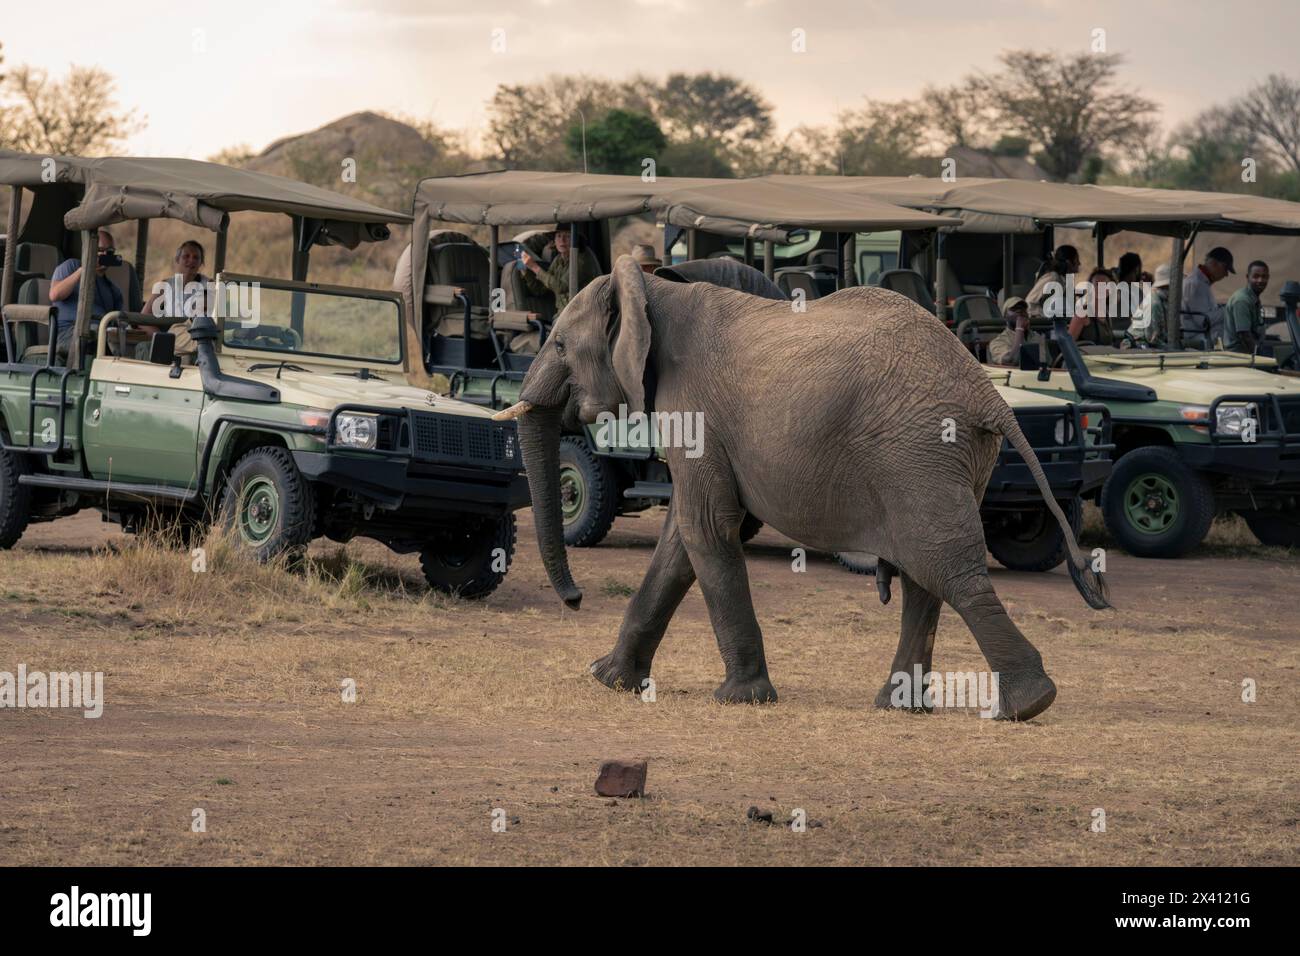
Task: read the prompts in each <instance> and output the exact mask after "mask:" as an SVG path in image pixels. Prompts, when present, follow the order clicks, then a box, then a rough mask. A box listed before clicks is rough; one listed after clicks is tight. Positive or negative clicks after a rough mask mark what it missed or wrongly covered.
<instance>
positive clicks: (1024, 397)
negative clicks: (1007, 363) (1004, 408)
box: [985, 366, 1070, 408]
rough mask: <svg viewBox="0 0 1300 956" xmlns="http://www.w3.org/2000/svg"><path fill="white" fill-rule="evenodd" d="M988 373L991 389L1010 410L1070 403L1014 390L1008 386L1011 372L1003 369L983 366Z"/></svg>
mask: <svg viewBox="0 0 1300 956" xmlns="http://www.w3.org/2000/svg"><path fill="white" fill-rule="evenodd" d="M985 369H986V371H987V372H988V373H989V378H990V379H992V380H993V387H994V388H995V389H997V393H998V394H999V395H1001V396H1002V400H1003V401H1004V402H1006V403H1007V404H1008V405H1010V406H1011V407H1012V408H1042V407H1043V406H1045V405H1052V406H1056V405H1068V404H1070V402H1069V401H1068V400H1067V399H1064V398H1056V397H1055V396H1053V395H1043V394H1041V393H1039V392H1031V391H1029V390H1028V389H1024V388H1015V387H1013V386H1010V385H1008V384H1007V383H1008V381H1009V380H1010V378H1011V370H1010V369H1005V368H1001V369H1000V368H989V367H988V366H985Z"/></svg>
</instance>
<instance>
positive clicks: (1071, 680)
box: [0, 519, 1300, 865]
mask: <svg viewBox="0 0 1300 956" xmlns="http://www.w3.org/2000/svg"><path fill="white" fill-rule="evenodd" d="M654 530H655V529H654V526H653V524H652V522H651V521H648V520H645V519H642V520H641V521H639V522H638V521H625V522H620V524H619V527H618V529H617V530H616V531H615V533H614V535H613V536H612V537H611V540H610V542H609V543H608V544H607V546H605V547H602V548H599V549H594V550H589V551H579V552H575V553H574V562H575V571H576V574H577V576H578V578H579V580H580V581H583V582H586V583H587V584H588V590H587V598H586V601H585V603H584V610H583V611H582V612H580V613H579V614H576V615H575V614H573V613H570V612H567V611H564V610H563V609H562V608H561V607H560V606H559V605H558V603H557V602H556V601H555V600H554V597H553V595H552V594H551V593H550V592H549V590H547V589H546V588H545V585H544V579H543V576H542V574H541V569H540V567H539V563H538V561H537V559H536V557H535V554H534V553H533V542H532V540H531V533H530V531H529V530H527V529H525V531H524V533H523V534H521V550H520V554H519V556H518V557H517V559H516V566H515V568H514V569H513V570H512V572H511V575H510V577H509V578H508V579H507V582H506V585H505V586H504V587H503V589H502V590H501V591H499V592H498V593H497V595H495V596H493V597H492V598H490V599H489V600H488V601H486V602H484V603H469V602H459V601H454V600H441V599H438V598H435V597H432V596H431V595H429V594H428V592H427V591H425V590H424V589H423V586H422V584H421V583H420V580H419V578H418V573H417V572H416V571H415V570H414V565H413V562H412V561H411V560H410V559H409V558H397V557H395V556H391V555H388V554H387V553H386V552H384V551H382V550H380V549H377V548H371V547H368V546H365V545H361V546H349V547H348V548H346V549H341V548H338V547H337V546H331V547H329V548H326V549H322V550H321V551H320V552H318V553H313V556H312V559H311V560H309V561H308V562H306V563H305V564H304V565H303V566H302V567H301V568H299V569H297V570H287V569H284V568H262V567H257V566H255V565H248V564H247V563H245V562H243V561H242V560H241V559H239V558H238V557H237V556H235V555H232V554H229V553H227V552H225V551H223V550H222V548H221V546H220V545H219V544H218V545H217V546H215V547H214V548H213V549H212V550H211V551H210V553H209V564H208V571H207V572H205V573H203V574H196V573H194V572H193V571H191V570H190V556H189V555H188V554H187V553H185V552H178V551H168V550H166V549H162V548H159V547H156V546H149V545H145V546H132V545H130V544H123V545H119V546H118V547H116V548H114V549H112V550H107V549H106V550H99V551H96V552H95V553H93V554H90V555H86V554H80V553H68V552H59V551H53V550H46V551H41V550H30V549H29V550H20V551H16V552H12V553H10V554H8V555H5V556H4V557H3V558H2V559H0V560H3V561H4V564H3V566H2V567H3V582H4V583H3V585H2V586H0V593H3V596H4V605H3V610H2V611H0V614H3V619H2V620H3V625H4V626H3V627H0V669H12V665H13V664H16V663H17V662H18V661H24V662H25V663H26V664H27V665H28V667H29V668H30V669H47V670H62V669H71V668H81V669H89V670H103V671H105V673H106V687H107V693H108V704H107V706H106V710H105V715H104V717H103V718H101V719H100V720H99V721H86V720H83V719H81V718H80V717H78V716H74V715H72V714H67V713H50V712H36V711H26V712H8V713H0V735H3V736H4V738H5V739H4V742H3V746H4V748H5V751H6V753H7V754H8V755H9V756H10V757H11V759H12V760H13V764H12V766H13V767H14V769H13V770H12V771H11V772H9V773H7V774H6V775H4V776H3V777H0V848H3V851H4V858H5V859H6V860H10V861H12V862H15V863H23V862H28V863H51V862H82V863H132V862H141V863H143V862H161V863H179V862H188V863H208V862H268V863H272V862H273V863H307V862H332V863H344V862H348V863H395V862H402V863H422V862H438V863H444V862H467V863H541V862H551V863H638V862H647V863H687V862H697V863H703V862H718V863H759V862H782V863H787V864H807V863H811V864H827V863H940V864H942V863H971V862H974V863H980V862H986V863H1027V862H1051V863H1072V864H1093V863H1097V864H1100V863H1107V864H1124V865H1131V864H1141V863H1159V864H1209V863H1214V864H1233V863H1295V862H1297V860H1298V854H1297V849H1298V848H1300V803H1298V802H1297V798H1296V783H1297V758H1296V755H1297V753H1300V702H1298V701H1297V697H1296V694H1295V691H1294V687H1295V682H1296V677H1297V673H1296V671H1297V668H1298V667H1300V643H1297V641H1296V640H1295V637H1294V632H1293V631H1292V630H1291V628H1290V626H1289V625H1288V624H1286V622H1284V621H1279V620H1277V619H1276V617H1274V616H1273V612H1275V611H1276V610H1277V608H1278V607H1280V604H1273V606H1272V607H1271V608H1270V604H1271V603H1272V602H1276V601H1279V600H1280V597H1281V596H1282V595H1284V594H1293V593H1294V588H1295V586H1296V584H1297V583H1300V563H1296V562H1294V561H1291V560H1288V561H1284V562H1282V563H1276V562H1272V561H1261V560H1259V559H1257V558H1247V557H1243V558H1240V559H1239V560H1236V561H1233V562H1231V566H1232V567H1236V568H1238V569H1239V570H1240V573H1241V574H1242V575H1243V576H1244V577H1248V578H1250V579H1251V580H1252V581H1254V582H1257V584H1256V587H1255V590H1254V591H1252V592H1247V593H1246V595H1245V596H1242V597H1235V596H1234V598H1233V600H1232V602H1231V603H1230V605H1229V606H1223V605H1222V604H1221V603H1220V602H1219V601H1218V600H1217V599H1216V597H1215V594H1214V593H1213V591H1212V589H1211V590H1207V591H1206V592H1204V593H1198V592H1197V591H1196V590H1195V589H1192V588H1185V589H1182V590H1180V589H1179V587H1178V584H1179V581H1180V580H1196V579H1200V578H1205V577H1207V576H1208V575H1207V574H1206V571H1207V569H1214V570H1215V573H1221V572H1222V570H1223V568H1224V567H1225V565H1223V564H1222V563H1221V561H1220V560H1219V559H1215V560H1205V561H1188V562H1180V563H1179V565H1178V575H1173V576H1171V575H1168V574H1166V573H1165V572H1166V571H1167V570H1169V569H1170V568H1171V565H1169V564H1168V563H1159V562H1138V561H1134V560H1132V559H1127V558H1123V557H1116V558H1115V559H1114V560H1113V564H1114V568H1113V575H1112V581H1113V585H1114V590H1115V592H1116V593H1115V597H1116V602H1117V605H1119V607H1120V610H1119V611H1117V612H1114V613H1107V614H1093V613H1091V612H1088V611H1086V610H1085V609H1082V607H1081V603H1080V602H1079V601H1078V599H1077V595H1076V594H1075V593H1074V591H1073V589H1071V588H1070V586H1069V582H1068V580H1067V579H1066V578H1065V577H1064V576H1063V575H1013V574H1009V573H1005V572H998V573H997V574H996V575H995V581H996V583H997V587H998V588H999V591H1000V593H1001V594H1002V595H1003V598H1004V600H1006V601H1007V603H1008V605H1009V607H1010V609H1011V613H1012V615H1013V616H1014V617H1015V618H1016V620H1017V621H1018V622H1019V623H1020V625H1021V626H1022V628H1023V629H1024V630H1025V632H1026V634H1028V635H1029V636H1030V638H1031V639H1032V640H1034V641H1035V643H1036V644H1037V645H1038V646H1039V647H1040V649H1041V650H1042V651H1043V654H1044V657H1045V659H1046V661H1047V663H1048V667H1049V670H1050V671H1051V673H1052V674H1053V676H1054V677H1055V678H1056V680H1057V683H1058V685H1059V686H1060V697H1059V698H1058V701H1057V703H1056V705H1055V706H1054V707H1053V708H1051V709H1050V710H1049V711H1047V713H1046V714H1044V715H1043V716H1042V717H1041V718H1039V719H1038V720H1036V721H1034V722H1032V723H1030V724H1027V725H1023V726H1014V725H1006V724H1000V723H996V724H995V723H993V722H990V721H985V720H981V719H979V718H978V717H976V716H974V714H973V712H947V713H938V714H935V715H932V716H929V717H914V716H910V715H903V714H893V713H881V712H876V711H873V710H871V709H870V706H869V703H870V698H871V697H872V696H873V694H874V692H875V689H876V688H877V687H878V686H879V684H880V682H881V681H882V680H883V679H884V674H885V669H886V667H887V665H888V661H889V658H890V657H891V656H892V652H893V649H894V645H895V643H896V640H897V621H898V607H897V602H895V604H892V605H890V606H889V607H881V606H880V605H879V604H878V603H876V602H875V600H874V597H873V592H874V588H873V587H872V586H871V579H869V578H867V579H864V578H858V577H855V576H852V575H848V574H846V573H844V572H842V571H840V570H839V569H838V568H836V567H835V566H834V565H833V564H831V563H830V562H829V561H824V560H814V561H813V562H812V563H811V564H810V567H809V571H808V572H807V573H806V574H803V575H792V574H791V573H790V566H789V560H788V549H787V548H786V546H785V545H784V544H783V543H782V541H781V539H779V538H777V537H775V536H773V535H770V533H768V532H764V533H763V534H762V535H760V538H759V539H758V546H757V547H755V548H754V549H753V554H752V557H751V561H750V571H751V577H752V580H753V584H754V594H755V603H756V605H757V608H758V612H759V617H760V620H761V621H763V623H764V627H765V633H766V635H767V644H768V656H769V661H770V664H771V669H772V674H773V678H774V680H775V682H776V684H777V687H778V689H779V690H780V692H781V694H782V702H781V703H780V704H779V705H777V706H774V707H765V708H753V707H723V706H719V705H716V704H715V703H713V701H712V699H711V696H710V693H711V691H712V689H713V687H714V686H715V685H716V683H717V682H718V680H719V679H720V676H721V667H720V664H719V662H718V658H717V651H716V647H715V645H714V640H713V635H712V631H711V628H710V627H709V624H708V621H707V617H706V616H705V614H704V608H703V601H702V599H701V598H700V596H699V595H698V593H696V592H692V594H690V595H689V596H688V597H687V599H686V601H685V602H684V603H683V605H682V608H681V610H680V611H679V614H678V616H677V618H676V619H675V620H674V624H673V626H672V627H671V628H670V630H669V634H668V637H667V639H666V640H665V642H664V646H663V648H662V649H661V651H660V655H659V658H658V659H657V660H656V664H655V679H656V681H657V699H656V701H655V702H654V703H642V702H639V701H638V700H637V699H636V698H635V697H631V696H626V695H618V694H614V693H612V692H610V691H608V690H606V689H604V688H602V687H600V686H599V685H597V684H596V683H595V682H594V681H592V680H591V678H590V677H589V676H588V675H587V674H586V665H587V664H588V663H589V662H590V661H591V660H592V659H593V658H595V657H597V656H599V655H600V654H603V653H604V652H605V651H606V650H608V647H609V645H610V643H611V642H612V640H613V637H614V635H615V634H616V632H617V629H618V623H619V619H620V617H621V614H622V611H623V608H624V607H625V606H626V602H627V597H626V595H625V593H624V591H625V588H626V586H627V585H628V584H632V583H636V582H638V581H639V577H640V572H641V571H642V570H643V569H644V566H645V563H646V561H647V560H648V557H649V551H650V543H651V541H652V535H653V532H654ZM71 582H75V586H70V583H71ZM982 666H983V660H982V658H981V657H980V655H979V652H978V649H977V648H976V646H975V643H974V641H973V639H972V638H971V636H970V634H969V632H968V631H966V629H965V628H964V627H963V626H961V624H960V621H959V620H958V619H957V618H956V617H955V616H954V615H952V614H951V612H949V611H945V613H944V617H943V620H942V622H941V624H940V631H939V639H938V644H937V652H936V667H937V668H939V669H941V670H965V669H972V670H978V669H980V668H981V667H982ZM1244 677H1253V678H1254V679H1255V680H1257V681H1258V684H1259V700H1258V702H1257V703H1254V704H1244V703H1242V701H1241V699H1240V694H1241V691H1240V683H1241V680H1242V679H1243V678H1244ZM346 678H351V679H352V680H355V682H356V686H357V689H358V698H357V701H356V703H354V704H348V703H343V702H342V699H341V694H340V686H341V682H342V681H343V680H344V679H346ZM620 755H630V756H639V757H645V758H647V759H649V761H650V779H649V791H650V793H649V795H648V797H647V798H646V799H644V800H640V801H621V802H619V803H617V804H616V805H613V806H610V805H607V803H606V801H603V800H601V799H599V798H597V797H594V796H592V795H591V791H590V788H591V782H592V780H593V779H594V773H595V768H596V765H597V763H598V762H599V761H600V760H601V759H604V758H607V757H611V756H620ZM223 780H224V781H228V782H226V783H221V782H219V781H223ZM750 805H759V806H761V807H765V808H771V809H772V810H773V811H774V812H775V815H776V818H777V819H778V820H780V819H782V818H784V817H785V816H787V815H788V814H789V812H790V811H791V810H793V809H794V808H796V807H801V808H804V809H805V810H806V811H807V813H808V816H809V817H810V818H812V819H815V820H818V821H821V822H822V823H824V826H823V827H821V828H816V829H813V830H810V831H809V832H808V833H805V834H795V833H792V832H790V831H789V830H787V829H783V828H781V827H779V826H777V827H771V828H769V827H766V826H763V825H761V824H754V823H749V822H747V821H746V820H745V810H746V808H747V807H749V806H750ZM193 807H203V808H204V809H205V810H206V811H207V813H208V820H209V832H208V833H206V834H202V835H198V834H192V833H190V832H189V820H190V811H191V809H192V808H193ZM493 807H502V808H504V809H505V810H506V811H507V813H508V814H509V815H510V816H511V817H514V816H518V817H519V818H520V823H519V824H518V825H516V826H513V827H512V828H511V829H510V830H509V831H508V832H507V833H504V834H494V833H492V832H491V829H490V826H489V823H490V817H489V813H490V811H491V809H492V808H493ZM1096 807H1102V808H1104V809H1105V811H1106V815H1107V824H1108V825H1107V832H1106V833H1093V832H1091V831H1090V830H1089V824H1090V822H1091V819H1092V817H1091V814H1092V810H1093V809H1094V808H1096Z"/></svg>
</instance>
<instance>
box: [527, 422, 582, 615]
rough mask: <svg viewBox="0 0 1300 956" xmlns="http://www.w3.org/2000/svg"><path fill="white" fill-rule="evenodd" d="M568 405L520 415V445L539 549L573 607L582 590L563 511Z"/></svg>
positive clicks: (558, 590) (553, 583) (556, 585)
mask: <svg viewBox="0 0 1300 956" xmlns="http://www.w3.org/2000/svg"><path fill="white" fill-rule="evenodd" d="M563 417H564V407H563V406H562V405H561V406H557V407H551V406H536V407H533V408H532V409H531V410H530V411H529V412H528V413H527V414H525V415H522V416H521V417H520V418H519V447H520V449H521V450H522V451H523V453H524V468H525V469H527V472H528V490H529V493H530V494H531V495H532V498H533V520H534V522H535V523H536V525H537V548H538V550H539V551H540V552H541V554H542V564H543V565H544V566H545V567H546V574H547V576H548V577H549V578H550V579H551V587H553V588H555V592H556V593H557V594H559V595H560V597H561V598H562V599H563V600H564V603H565V604H567V605H568V606H569V607H571V608H573V610H575V611H576V610H577V609H578V608H579V606H581V604H582V592H581V591H580V590H578V586H577V585H576V584H574V583H573V575H572V574H570V573H569V555H568V553H567V552H566V551H565V550H564V523H563V519H562V515H561V511H560V421H561V419H562V418H563Z"/></svg>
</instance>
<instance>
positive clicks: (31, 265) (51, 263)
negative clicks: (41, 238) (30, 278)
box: [14, 242, 63, 279]
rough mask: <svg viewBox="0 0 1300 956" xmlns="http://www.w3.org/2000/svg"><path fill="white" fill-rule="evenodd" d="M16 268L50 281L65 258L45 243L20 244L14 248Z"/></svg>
mask: <svg viewBox="0 0 1300 956" xmlns="http://www.w3.org/2000/svg"><path fill="white" fill-rule="evenodd" d="M14 256H15V257H14V268H15V269H17V270H18V271H19V272H25V273H27V274H28V275H35V276H39V277H41V278H44V279H48V278H49V277H50V276H52V275H54V270H55V269H56V268H58V265H59V263H60V262H62V261H63V257H62V256H61V255H60V254H59V250H58V249H57V248H56V247H54V246H49V245H46V244H45V243H43V242H20V243H18V245H17V246H16V247H14Z"/></svg>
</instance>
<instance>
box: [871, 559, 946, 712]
mask: <svg viewBox="0 0 1300 956" xmlns="http://www.w3.org/2000/svg"><path fill="white" fill-rule="evenodd" d="M899 577H900V578H902V581H903V623H902V629H901V634H900V635H899V639H898V650H897V651H896V652H895V653H894V663H893V666H892V667H891V668H890V670H889V679H888V680H886V681H885V686H884V687H882V688H881V689H880V691H879V692H878V693H877V694H876V702H875V703H876V706H877V707H881V708H888V707H898V708H901V709H903V710H910V711H913V712H919V711H922V710H926V711H928V710H930V709H931V708H929V707H925V706H923V704H922V701H921V697H920V695H921V694H922V692H923V691H924V690H925V685H924V683H923V682H924V680H925V675H926V674H928V673H929V672H930V668H931V664H932V661H933V659H934V632H935V629H936V628H937V627H938V626H939V611H940V609H941V608H942V607H943V602H942V601H940V600H939V599H938V598H937V597H935V596H934V595H933V594H931V593H930V592H929V591H927V590H926V589H925V588H923V587H921V585H919V584H917V583H916V582H915V581H913V580H912V579H911V578H910V577H908V576H907V574H906V573H905V572H899ZM918 668H919V671H918ZM918 673H919V674H920V682H918V680H917V675H918ZM899 675H904V676H903V677H900V676H899Z"/></svg>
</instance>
